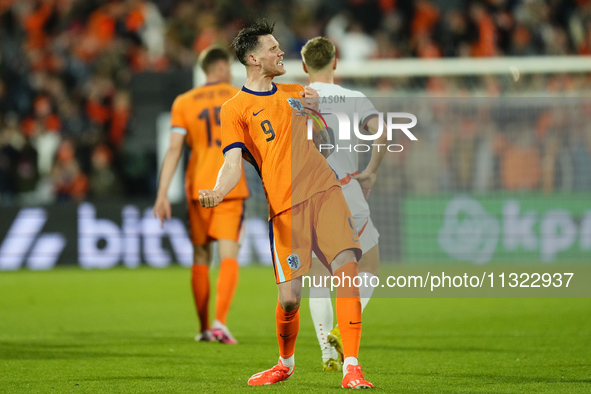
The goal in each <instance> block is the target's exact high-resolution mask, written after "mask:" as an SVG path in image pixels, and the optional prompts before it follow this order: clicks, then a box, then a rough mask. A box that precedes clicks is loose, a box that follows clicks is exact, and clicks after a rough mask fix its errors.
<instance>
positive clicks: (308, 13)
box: [0, 0, 591, 202]
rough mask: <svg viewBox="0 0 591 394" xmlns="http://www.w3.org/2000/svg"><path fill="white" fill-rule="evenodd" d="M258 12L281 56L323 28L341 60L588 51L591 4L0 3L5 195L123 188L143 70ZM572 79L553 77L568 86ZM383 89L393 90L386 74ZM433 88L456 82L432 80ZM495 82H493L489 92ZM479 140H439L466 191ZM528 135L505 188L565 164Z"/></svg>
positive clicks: (58, 195) (229, 33) (400, 0)
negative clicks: (521, 170)
mask: <svg viewBox="0 0 591 394" xmlns="http://www.w3.org/2000/svg"><path fill="white" fill-rule="evenodd" d="M260 16H265V17H266V18H268V19H270V20H273V21H275V22H276V36H277V38H278V39H279V41H280V42H281V45H282V49H284V50H285V52H286V55H285V56H286V58H294V59H295V58H298V57H299V50H300V48H301V46H302V45H303V44H304V43H305V42H306V41H307V40H308V39H309V38H311V37H314V36H317V35H326V36H328V37H329V38H331V39H332V40H333V41H334V42H335V43H336V44H337V47H338V51H339V57H340V58H341V59H348V60H357V61H363V60H365V59H372V58H403V57H418V58H437V57H450V56H454V57H467V56H470V57H489V56H504V55H511V56H525V55H566V54H581V55H591V0H563V1H558V0H556V1H555V0H481V1H476V0H475V1H468V0H466V1H464V0H340V1H334V0H292V1H272V0H242V1H236V0H185V1H182V0H180V1H179V0H155V1H145V0H105V1H100V0H0V200H1V201H3V202H5V201H11V200H15V199H16V198H22V199H24V200H25V201H31V202H49V201H55V200H58V201H70V200H73V201H80V200H82V199H86V198H93V197H102V196H117V195H125V193H126V192H129V190H128V189H129V186H128V185H129V182H127V181H126V177H127V176H128V172H129V171H133V170H129V171H127V170H126V168H125V166H123V165H121V164H122V162H124V161H125V160H123V159H122V158H124V157H125V144H124V141H125V138H126V133H127V132H128V130H129V128H130V125H129V119H130V115H131V94H130V91H129V86H130V80H131V78H132V77H133V74H134V73H140V72H142V71H148V70H149V71H156V72H159V71H165V70H167V71H170V70H175V69H188V68H191V67H193V65H194V62H195V59H196V57H197V55H198V54H199V52H200V51H202V50H203V49H204V48H206V47H207V46H209V45H211V44H213V43H222V44H229V43H230V42H231V40H232V38H233V37H234V36H235V34H236V32H237V31H238V30H239V29H240V28H242V27H243V26H245V25H246V24H248V23H249V22H250V21H251V20H252V19H254V18H256V17H260ZM571 82H572V81H571ZM571 82H569V81H565V80H564V79H558V80H557V82H555V83H556V84H558V89H562V88H564V89H566V88H568V86H566V85H568V83H571ZM575 83H576V82H575ZM378 84H379V85H381V86H382V88H383V89H390V88H392V86H393V85H392V84H391V83H390V81H388V80H387V79H384V80H382V81H380V82H379V83H378ZM426 88H427V89H429V90H431V91H442V90H443V91H445V89H446V86H445V82H444V81H441V80H438V79H436V78H434V79H431V80H429V81H428V83H427V85H426ZM498 89H499V87H498V86H496V85H495V83H492V82H491V84H490V87H489V89H488V90H489V92H491V93H493V94H494V93H495V92H496V93H498ZM480 133H482V136H480V137H479V139H480V141H488V142H487V143H489V144H492V145H491V146H493V145H494V146H496V145H495V144H496V142H494V143H493V140H495V138H494V137H493V135H494V134H495V133H494V132H493V131H486V130H485V131H480ZM472 134H474V133H472ZM467 135H470V133H467ZM471 138H473V137H469V136H468V137H466V136H464V135H463V134H461V135H451V136H447V137H445V138H443V140H449V141H448V142H442V143H441V144H440V145H441V146H447V148H441V147H440V148H439V149H443V151H446V150H447V151H446V152H447V153H446V154H450V150H457V151H458V152H454V155H455V154H459V155H460V157H462V158H461V159H458V160H457V161H456V164H455V167H454V171H455V175H456V178H455V179H456V181H457V182H458V185H459V186H461V187H468V183H467V182H468V179H474V178H472V177H471V176H469V174H470V173H471V169H470V168H468V167H469V165H468V164H466V163H469V162H470V161H474V160H476V161H479V160H484V159H480V156H481V154H480V153H479V152H480V150H479V149H481V148H482V146H481V145H482V142H480V146H478V147H475V146H472V147H471V144H472V145H474V143H473V142H471ZM585 138H587V137H585ZM532 140H533V137H531V136H530V135H529V134H527V133H525V134H524V136H523V137H520V138H518V139H517V140H515V141H511V142H510V144H512V145H511V146H512V148H511V149H513V150H514V152H513V151H512V150H511V149H509V150H508V153H507V154H506V156H507V157H506V158H505V160H506V162H508V163H509V164H503V165H502V166H501V168H505V167H503V166H507V168H509V167H510V166H512V165H515V163H513V164H511V163H512V162H511V161H512V160H513V161H515V162H519V161H520V160H526V159H525V157H529V158H530V159H527V160H531V161H530V162H536V160H537V162H539V165H536V166H535V168H536V170H535V171H533V170H532V171H533V172H532V173H531V174H528V175H527V176H526V178H527V179H513V178H512V175H511V174H510V171H508V170H507V171H504V170H503V169H501V173H502V174H503V176H502V180H503V181H502V185H501V186H502V187H506V188H508V189H514V188H521V187H524V185H527V187H542V188H544V189H546V188H549V187H550V186H549V185H550V184H552V185H554V184H555V183H556V181H553V180H552V179H554V178H556V175H555V174H552V175H550V173H551V172H552V173H553V172H556V171H562V172H565V171H567V168H566V167H565V165H562V166H560V165H558V167H556V168H558V169H559V170H557V169H553V170H552V171H550V170H549V168H550V167H549V165H548V162H549V160H550V159H548V157H550V156H552V155H554V156H556V157H557V158H558V159H556V160H554V162H556V161H558V162H560V158H561V157H562V156H561V153H560V152H561V149H563V148H564V147H563V146H560V143H558V142H552V141H554V140H556V138H555V137H553V136H552V135H549V136H548V137H547V138H546V139H545V140H544V141H545V142H544V143H543V144H542V145H540V142H539V140H538V145H536V144H533V143H532ZM587 145H588V144H587ZM576 146H583V145H576ZM472 148H474V149H472ZM423 149H427V147H425V148H423ZM493 151H494V150H491V152H493ZM510 152H513V153H511V154H510ZM471 155H476V156H478V159H474V157H471ZM464 156H465V157H464ZM423 157H426V156H423ZM512 157H513V158H512ZM407 159H408V160H409V163H415V161H416V163H415V164H414V165H415V166H418V167H420V166H425V167H428V166H432V165H433V164H431V163H426V162H424V160H420V157H417V158H416V159H413V158H412V157H408V158H407ZM413 160H415V161H413ZM574 160H575V162H576V160H577V159H576V158H575V159H574ZM585 160H587V159H585ZM517 164H518V163H517ZM450 165H451V164H450ZM433 169H434V170H437V167H434V168H433ZM427 172H428V171H427ZM505 172H506V174H505ZM430 173H431V174H435V173H436V171H431V172H430ZM575 174H576V172H575ZM550 178H552V179H550ZM561 179H564V174H563V176H562V178H561ZM417 182H423V181H419V180H417ZM424 182H425V185H427V184H428V183H429V182H428V181H426V180H425V181H424ZM473 182H476V183H478V182H484V181H476V180H474V181H473ZM585 182H587V181H585ZM572 184H573V185H575V186H573V187H575V188H576V185H578V183H577V181H576V176H575V177H574V180H573V181H572ZM516 185H517V186H516ZM415 186H416V187H418V188H419V189H421V188H424V187H428V186H420V185H415ZM474 187H480V186H478V185H477V184H475V185H474Z"/></svg>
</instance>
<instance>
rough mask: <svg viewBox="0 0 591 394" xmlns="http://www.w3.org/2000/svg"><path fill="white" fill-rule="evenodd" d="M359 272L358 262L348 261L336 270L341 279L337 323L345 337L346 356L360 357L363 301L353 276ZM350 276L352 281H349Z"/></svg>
mask: <svg viewBox="0 0 591 394" xmlns="http://www.w3.org/2000/svg"><path fill="white" fill-rule="evenodd" d="M357 273H358V268H357V263H354V262H351V263H347V264H345V265H344V266H342V267H341V268H339V269H338V270H336V271H335V272H334V276H337V277H339V278H340V279H341V285H340V286H339V287H338V288H337V323H338V325H339V329H340V331H341V338H342V339H343V351H344V353H345V358H347V357H355V358H358V355H359V342H360V340H361V302H360V301H359V288H357V287H355V286H353V278H355V277H356V276H357ZM343 275H344V277H345V280H344V281H343ZM349 278H350V281H351V282H349ZM343 282H344V283H343Z"/></svg>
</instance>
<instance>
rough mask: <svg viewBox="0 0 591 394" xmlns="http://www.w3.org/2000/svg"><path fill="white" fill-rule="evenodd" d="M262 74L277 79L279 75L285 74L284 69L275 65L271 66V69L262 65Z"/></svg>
mask: <svg viewBox="0 0 591 394" xmlns="http://www.w3.org/2000/svg"><path fill="white" fill-rule="evenodd" d="M262 71H263V74H264V75H268V76H270V77H278V76H280V75H283V74H285V67H280V66H278V65H277V63H275V64H273V66H272V67H268V66H265V65H263V70H262Z"/></svg>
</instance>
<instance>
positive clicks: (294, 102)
mask: <svg viewBox="0 0 591 394" xmlns="http://www.w3.org/2000/svg"><path fill="white" fill-rule="evenodd" d="M287 102H288V103H289V106H290V107H291V108H293V109H295V110H296V111H303V110H304V104H302V102H301V101H300V100H298V99H297V98H293V97H290V98H288V99H287Z"/></svg>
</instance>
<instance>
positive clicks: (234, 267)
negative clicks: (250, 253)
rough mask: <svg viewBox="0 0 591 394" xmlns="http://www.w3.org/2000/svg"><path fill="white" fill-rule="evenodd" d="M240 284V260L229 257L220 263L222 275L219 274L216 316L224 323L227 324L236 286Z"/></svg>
mask: <svg viewBox="0 0 591 394" xmlns="http://www.w3.org/2000/svg"><path fill="white" fill-rule="evenodd" d="M237 285H238V261H236V259H232V258H227V259H224V260H222V262H221V263H220V275H219V276H218V285H217V286H218V288H217V292H218V294H217V301H216V310H215V318H216V320H219V321H220V322H221V323H222V324H224V325H226V317H227V316H228V310H229V309H230V304H232V299H233V298H234V293H235V292H236V286H237Z"/></svg>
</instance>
